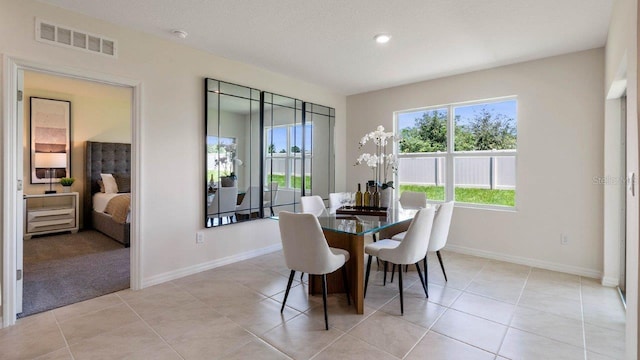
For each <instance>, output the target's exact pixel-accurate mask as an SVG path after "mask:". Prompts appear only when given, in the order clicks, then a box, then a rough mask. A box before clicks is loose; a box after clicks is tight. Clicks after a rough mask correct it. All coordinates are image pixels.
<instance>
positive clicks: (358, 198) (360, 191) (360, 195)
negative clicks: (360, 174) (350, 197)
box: [356, 183, 362, 207]
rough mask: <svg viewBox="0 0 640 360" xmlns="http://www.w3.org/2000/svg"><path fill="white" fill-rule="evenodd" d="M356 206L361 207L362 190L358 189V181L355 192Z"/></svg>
mask: <svg viewBox="0 0 640 360" xmlns="http://www.w3.org/2000/svg"><path fill="white" fill-rule="evenodd" d="M356 207H362V190H361V189H360V183H358V192H357V193H356Z"/></svg>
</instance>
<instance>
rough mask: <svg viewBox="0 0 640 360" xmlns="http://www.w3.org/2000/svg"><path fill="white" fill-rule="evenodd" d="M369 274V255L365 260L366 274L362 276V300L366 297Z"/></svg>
mask: <svg viewBox="0 0 640 360" xmlns="http://www.w3.org/2000/svg"><path fill="white" fill-rule="evenodd" d="M370 272H371V255H369V257H368V258H367V272H366V273H365V275H364V296H362V298H366V297H367V286H368V285H369V273H370Z"/></svg>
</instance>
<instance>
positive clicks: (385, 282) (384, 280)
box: [382, 261, 387, 286]
mask: <svg viewBox="0 0 640 360" xmlns="http://www.w3.org/2000/svg"><path fill="white" fill-rule="evenodd" d="M382 286H387V262H386V261H385V262H384V276H383V277H382Z"/></svg>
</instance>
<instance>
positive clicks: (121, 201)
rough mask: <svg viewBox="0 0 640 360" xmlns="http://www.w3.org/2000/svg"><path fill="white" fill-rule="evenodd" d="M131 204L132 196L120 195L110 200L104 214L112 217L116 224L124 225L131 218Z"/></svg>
mask: <svg viewBox="0 0 640 360" xmlns="http://www.w3.org/2000/svg"><path fill="white" fill-rule="evenodd" d="M130 204H131V194H120V195H118V196H114V197H113V198H112V199H111V200H109V202H108V203H107V207H106V208H105V209H104V212H105V214H109V215H111V217H112V218H113V220H114V221H115V222H117V223H120V224H124V223H125V222H126V221H127V217H128V216H129V208H130Z"/></svg>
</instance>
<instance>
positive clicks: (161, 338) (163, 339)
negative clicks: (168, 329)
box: [116, 294, 184, 360]
mask: <svg viewBox="0 0 640 360" xmlns="http://www.w3.org/2000/svg"><path fill="white" fill-rule="evenodd" d="M116 295H117V294H116ZM117 296H118V297H119V298H120V300H122V302H124V304H125V305H127V307H128V308H129V309H130V310H131V311H133V313H134V314H136V316H137V317H138V318H139V319H140V321H142V322H143V323H144V324H145V325H146V326H147V327H148V328H149V329H150V330H151V331H153V333H154V334H156V336H157V337H158V338H159V339H160V340H162V342H163V343H165V344H166V345H167V346H168V347H169V348H170V349H171V350H173V352H174V353H176V355H178V357H180V359H182V360H184V357H183V356H182V355H180V353H179V352H178V351H177V350H176V349H174V348H173V346H171V344H169V343H168V342H167V340H166V339H165V338H164V337H162V336H161V335H160V334H158V332H157V331H156V329H154V328H153V327H152V326H151V325H149V323H148V322H147V321H146V320H145V319H143V318H142V316H140V314H138V312H137V311H135V310H134V309H133V308H132V307H131V305H129V303H128V302H126V301H125V300H124V299H123V298H121V297H120V295H117ZM149 347H151V345H149ZM149 347H147V348H149ZM147 348H145V349H147Z"/></svg>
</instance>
